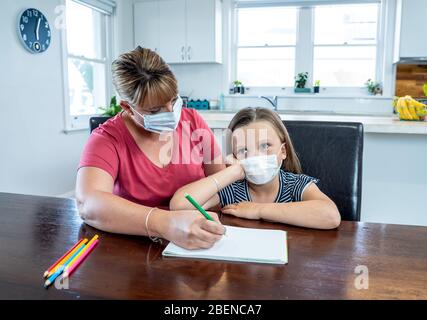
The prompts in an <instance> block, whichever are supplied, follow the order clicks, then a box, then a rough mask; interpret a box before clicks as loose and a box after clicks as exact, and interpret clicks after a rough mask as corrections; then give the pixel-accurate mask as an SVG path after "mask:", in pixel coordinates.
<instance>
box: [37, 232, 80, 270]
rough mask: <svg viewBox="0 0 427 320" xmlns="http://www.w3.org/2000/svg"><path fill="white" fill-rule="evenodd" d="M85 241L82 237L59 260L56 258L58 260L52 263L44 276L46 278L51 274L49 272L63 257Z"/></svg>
mask: <svg viewBox="0 0 427 320" xmlns="http://www.w3.org/2000/svg"><path fill="white" fill-rule="evenodd" d="M82 241H83V239H80V240H79V241H78V242H77V243H76V244H75V245H74V246H73V247H72V248H71V249H70V250H68V251H67V252H65V253H64V254H63V255H62V257H61V258H59V259H58V260H56V262H55V263H54V264H52V265H51V266H50V267H49V269H47V270H46V271H45V272H44V274H43V277H44V278H46V277H47V276H48V274H49V272H50V271H51V270H52V269H53V268H55V267H56V266H57V265H58V264H59V263H60V262H61V261H62V259H64V258H65V257H66V256H67V255H68V254H69V253H70V252H71V251H73V250H74V248H75V247H77V246H78V245H79V244H80V243H81V242H82Z"/></svg>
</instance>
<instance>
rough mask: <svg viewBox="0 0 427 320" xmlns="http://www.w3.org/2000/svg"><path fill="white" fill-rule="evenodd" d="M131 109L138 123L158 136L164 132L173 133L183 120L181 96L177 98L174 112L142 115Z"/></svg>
mask: <svg viewBox="0 0 427 320" xmlns="http://www.w3.org/2000/svg"><path fill="white" fill-rule="evenodd" d="M131 109H132V110H133V112H135V120H136V122H138V124H140V125H141V126H142V127H143V128H144V129H145V130H147V131H150V132H154V133H158V134H160V133H162V132H171V131H174V130H175V129H176V127H178V123H179V120H180V119H181V111H182V99H181V97H180V96H178V97H177V99H176V101H175V103H174V105H173V108H172V112H160V113H156V114H144V115H142V114H140V113H139V112H138V111H136V110H135V109H134V108H132V107H131Z"/></svg>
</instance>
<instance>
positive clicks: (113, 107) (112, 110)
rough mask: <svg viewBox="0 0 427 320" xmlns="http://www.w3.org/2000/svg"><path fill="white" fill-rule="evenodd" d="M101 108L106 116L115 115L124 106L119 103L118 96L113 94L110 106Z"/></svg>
mask: <svg viewBox="0 0 427 320" xmlns="http://www.w3.org/2000/svg"><path fill="white" fill-rule="evenodd" d="M99 109H100V110H102V111H103V113H102V115H103V116H105V117H114V116H115V115H116V114H118V113H119V112H120V111H122V107H120V104H118V103H117V98H116V96H113V97H112V98H111V100H110V105H109V106H108V107H100V108H99Z"/></svg>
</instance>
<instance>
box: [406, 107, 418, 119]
mask: <svg viewBox="0 0 427 320" xmlns="http://www.w3.org/2000/svg"><path fill="white" fill-rule="evenodd" d="M408 110H409V113H410V114H411V116H412V120H420V117H419V116H418V115H417V113H416V112H415V107H414V106H413V105H410V106H408Z"/></svg>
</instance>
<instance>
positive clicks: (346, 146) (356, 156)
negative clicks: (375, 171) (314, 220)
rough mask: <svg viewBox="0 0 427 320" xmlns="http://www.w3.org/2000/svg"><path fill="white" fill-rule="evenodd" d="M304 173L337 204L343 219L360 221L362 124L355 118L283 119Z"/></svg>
mask: <svg viewBox="0 0 427 320" xmlns="http://www.w3.org/2000/svg"><path fill="white" fill-rule="evenodd" d="M283 123H284V124H285V126H286V128H287V129H288V132H289V136H290V137H291V140H292V143H293V145H294V148H295V151H296V153H297V154H298V157H299V159H300V162H301V167H302V171H303V173H305V174H307V175H310V176H313V177H316V178H318V179H320V181H319V184H318V186H319V188H320V189H321V190H322V191H323V192H324V193H325V194H326V195H328V196H329V197H330V198H331V199H332V200H333V201H334V202H335V203H336V205H337V207H338V209H339V211H340V213H341V218H342V220H347V221H360V206H361V198H362V161H363V125H362V124H361V123H354V122H322V121H284V122H283Z"/></svg>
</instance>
